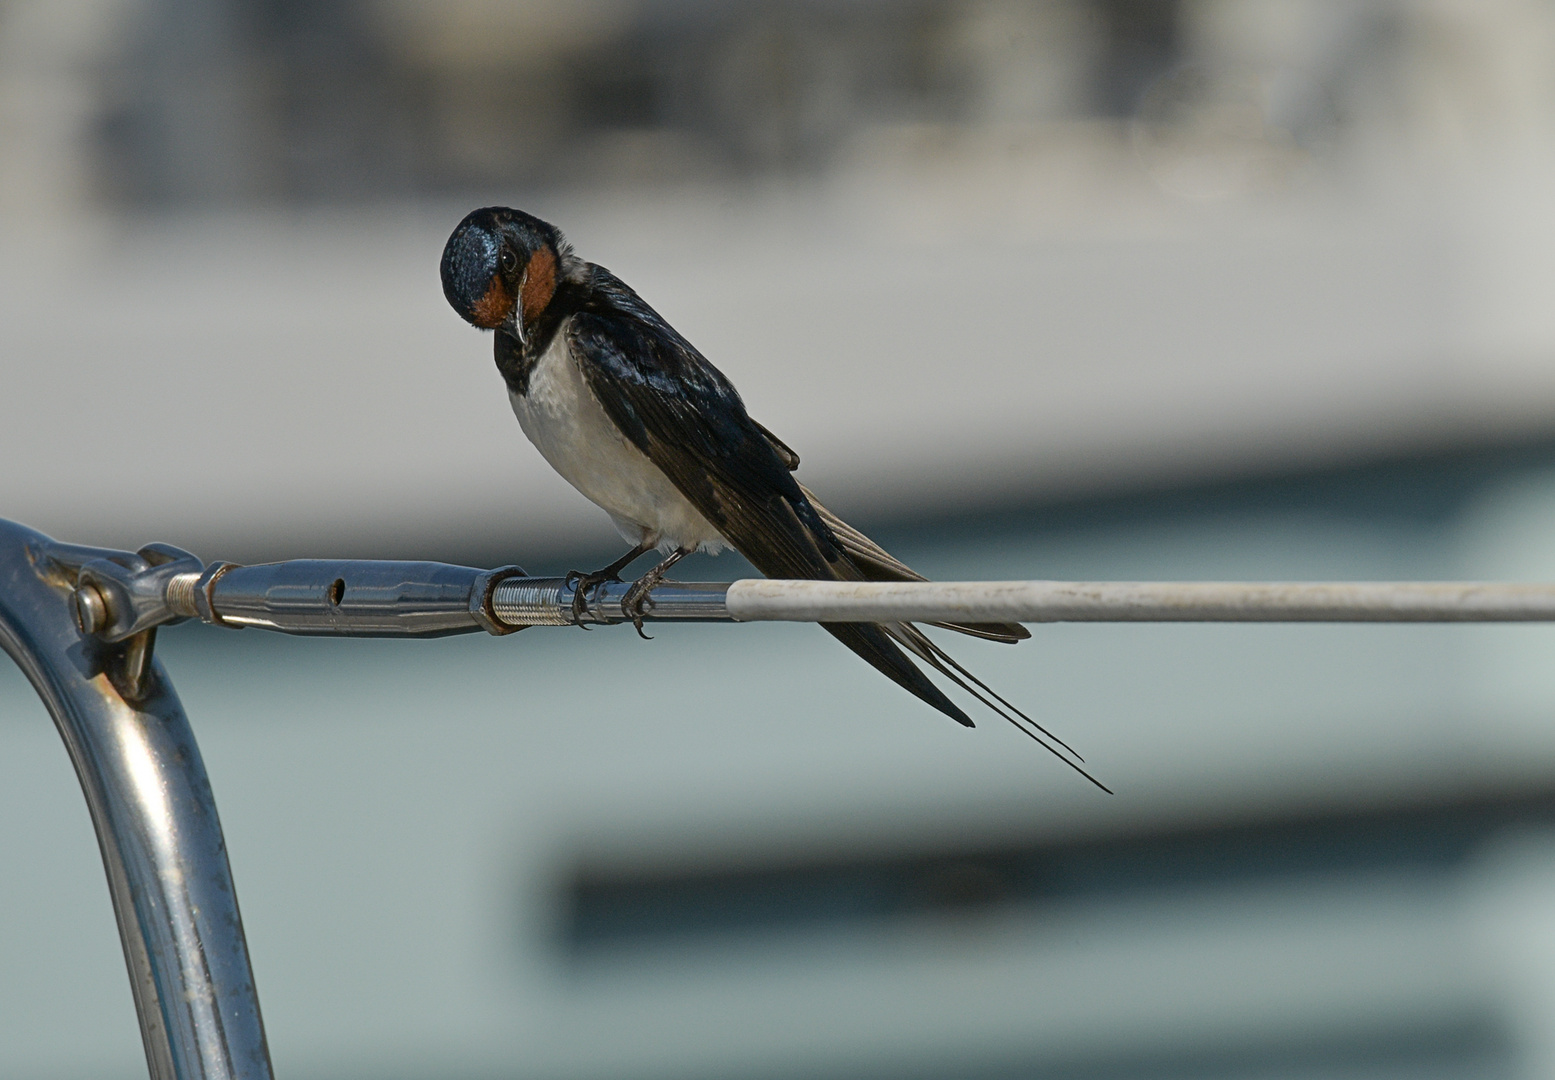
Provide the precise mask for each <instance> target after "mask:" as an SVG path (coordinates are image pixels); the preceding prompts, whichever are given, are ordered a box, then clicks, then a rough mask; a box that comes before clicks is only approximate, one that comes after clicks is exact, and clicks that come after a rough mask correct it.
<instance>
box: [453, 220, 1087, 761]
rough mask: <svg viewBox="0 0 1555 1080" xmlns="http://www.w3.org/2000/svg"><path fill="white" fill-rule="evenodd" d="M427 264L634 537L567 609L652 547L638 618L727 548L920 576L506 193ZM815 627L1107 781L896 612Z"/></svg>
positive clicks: (590, 493)
mask: <svg viewBox="0 0 1555 1080" xmlns="http://www.w3.org/2000/svg"><path fill="white" fill-rule="evenodd" d="M442 277H443V294H444V295H445V296H446V297H447V298H448V302H449V303H450V304H451V305H453V309H454V310H455V311H456V312H458V313H459V315H460V317H461V318H463V319H464V320H465V321H466V322H468V323H470V324H471V325H473V326H476V327H479V328H480V329H483V330H494V331H496V334H495V335H494V337H495V348H496V361H497V370H498V371H499V372H500V373H501V375H502V378H503V380H504V381H505V382H506V383H507V389H508V398H509V400H510V401H511V402H512V405H513V412H514V413H515V414H517V416H518V422H519V425H520V426H521V427H522V428H523V429H524V434H525V435H527V436H529V440H530V442H532V443H534V445H535V446H536V448H538V449H539V451H540V453H541V455H543V456H544V457H545V460H546V461H548V462H549V463H550V464H551V467H552V468H554V469H555V470H556V471H557V472H559V473H561V475H562V477H563V478H564V479H566V480H567V481H568V482H569V483H570V484H572V486H573V487H575V488H577V489H578V491H580V492H581V493H582V494H583V495H584V496H585V497H587V498H588V499H589V500H591V501H592V502H594V503H595V504H596V505H598V506H600V507H601V508H602V509H603V510H604V511H605V512H606V513H607V514H609V515H610V520H611V521H612V522H614V523H615V526H616V529H617V530H618V531H619V532H620V533H621V535H622V536H623V537H624V538H625V539H626V540H627V542H628V543H630V544H632V545H633V546H632V549H631V550H630V551H628V552H627V553H626V554H625V555H623V556H622V557H621V558H619V559H617V560H616V561H615V562H613V563H611V564H610V565H609V566H607V567H604V568H603V569H602V570H599V571H596V572H594V573H590V574H583V573H579V572H577V571H574V572H573V573H571V574H569V575H568V580H569V581H570V582H573V583H574V584H575V591H574V593H573V597H574V613H575V614H581V609H582V606H583V604H584V600H585V595H586V593H587V592H588V590H590V589H592V588H594V587H595V586H597V585H598V584H599V583H600V582H603V581H618V580H620V578H619V576H618V575H619V574H620V573H621V571H622V570H624V569H626V568H627V567H628V566H629V565H631V563H633V562H634V561H636V560H637V559H638V558H640V557H642V556H643V555H646V554H647V553H648V552H650V551H654V550H658V551H660V552H662V553H664V554H665V558H664V559H663V561H661V562H660V563H659V564H658V565H657V566H655V567H653V569H651V570H649V571H648V572H647V573H646V574H644V575H643V576H642V577H640V578H639V579H637V581H636V582H635V583H634V584H633V585H632V587H631V589H630V590H628V592H627V594H626V596H625V598H624V599H623V601H622V613H623V614H624V615H625V616H626V617H628V618H630V619H631V620H632V621H633V622H634V623H635V624H636V625H637V629H638V632H639V633H641V632H642V617H643V613H644V608H645V606H651V600H650V599H649V596H648V594H649V591H650V590H651V589H652V588H653V587H654V586H655V585H657V584H658V583H659V582H660V581H662V580H663V579H664V575H665V573H666V572H667V571H668V570H669V569H670V567H672V566H674V565H675V563H677V562H679V561H680V560H681V559H683V558H685V557H686V556H687V555H689V554H691V553H692V552H694V551H708V552H712V553H717V552H718V551H719V550H720V549H722V548H724V547H732V548H734V549H735V550H736V551H738V552H739V553H740V554H741V555H744V556H745V557H746V558H747V559H748V560H750V563H751V565H753V566H755V567H756V568H757V569H758V570H760V571H761V572H762V573H763V574H765V575H767V576H768V577H775V578H809V579H814V580H821V581H923V580H925V579H924V578H923V577H922V576H920V575H919V574H916V573H914V572H913V571H912V570H911V569H909V568H908V567H907V566H905V565H904V564H902V563H901V562H900V561H898V560H897V559H895V558H893V557H892V556H891V555H889V554H888V553H887V552H886V551H885V550H884V549H882V548H881V547H880V546H879V545H878V544H876V543H874V541H872V540H870V539H869V538H868V537H866V536H865V535H864V534H863V533H861V532H859V531H858V530H857V529H854V528H852V527H851V526H849V525H848V524H846V523H845V522H843V521H842V520H841V519H840V518H838V517H837V516H836V515H835V514H833V513H831V512H830V511H828V510H827V509H826V507H824V506H822V505H821V503H820V502H819V500H817V499H816V497H815V496H814V495H813V494H812V493H811V492H810V491H809V490H808V489H806V488H805V487H804V486H803V485H802V484H800V483H799V482H798V480H797V479H796V478H795V476H794V472H795V470H796V469H797V468H798V467H799V455H797V454H796V453H794V451H793V450H792V449H790V448H789V447H788V445H787V444H786V443H784V442H783V441H782V440H781V439H779V438H778V437H777V436H776V435H774V434H772V432H770V431H768V430H767V429H766V428H765V427H763V426H762V425H761V424H759V423H757V422H756V421H755V420H753V419H751V417H750V415H749V414H748V413H747V412H746V411H745V405H744V403H743V402H742V401H741V400H740V395H739V394H738V393H737V392H736V391H735V389H734V387H733V386H732V385H731V384H730V382H729V380H728V379H726V378H725V377H724V375H723V373H722V372H720V371H719V370H718V369H717V368H715V367H714V366H713V365H712V364H711V363H709V362H708V360H707V359H706V358H705V357H704V356H703V355H702V354H701V353H700V352H698V351H697V350H696V348H695V347H694V346H693V345H692V344H691V343H690V342H688V341H687V340H686V339H685V338H683V337H681V336H680V334H679V333H677V332H676V331H675V329H674V328H673V327H672V326H670V325H669V323H667V322H666V321H665V320H664V319H663V318H662V317H661V316H660V315H659V313H658V312H656V311H654V310H653V308H651V307H649V306H648V305H647V304H646V303H644V302H643V300H642V299H641V298H640V297H639V296H638V295H637V294H636V293H635V292H633V291H632V289H631V288H629V287H628V286H627V285H626V284H625V283H624V282H622V281H621V280H620V279H619V278H617V277H616V276H615V275H614V274H612V273H611V272H610V271H609V270H606V269H605V268H604V267H602V266H597V265H595V264H594V263H590V262H585V261H584V260H582V259H580V258H578V257H577V256H576V255H574V254H573V251H572V248H571V246H570V245H569V244H568V243H567V241H566V240H565V239H564V238H563V236H562V234H561V232H560V231H559V230H558V229H557V228H556V227H555V226H553V225H550V224H548V223H546V222H544V221H541V220H540V219H538V218H536V217H533V216H531V215H529V214H526V213H524V212H522V211H519V210H512V209H508V208H507V207H499V206H493V207H486V208H485V209H481V210H476V211H474V212H472V213H471V214H469V215H468V216H467V217H466V218H465V219H464V220H463V221H461V222H460V223H459V227H458V228H456V229H455V230H454V232H453V235H452V236H450V237H449V239H448V244H447V246H446V247H445V248H444V249H443V261H442ZM822 625H823V626H824V628H825V629H826V631H827V632H828V633H830V634H831V635H832V636H833V637H835V638H837V639H838V640H839V641H841V642H842V643H843V644H844V645H846V646H847V647H848V648H850V649H852V650H853V651H854V652H855V653H857V654H858V655H859V656H861V657H863V658H864V659H865V660H866V661H868V662H869V663H870V664H872V665H874V667H875V668H877V669H878V670H879V671H881V672H882V673H883V674H885V676H886V677H887V678H889V679H891V680H893V681H894V682H896V683H897V684H898V685H900V686H902V687H904V688H905V689H906V690H908V691H909V692H911V693H913V694H915V695H917V696H918V697H919V698H921V699H922V700H923V701H925V702H927V703H928V704H929V705H932V706H933V707H934V708H936V709H938V710H939V711H940V712H942V713H944V714H945V715H946V716H949V717H950V718H951V719H953V720H955V721H957V722H958V723H960V724H964V725H965V726H967V727H972V726H973V724H972V719H971V717H969V716H967V714H966V713H965V712H964V711H962V709H961V708H960V707H959V706H957V705H956V704H955V703H954V702H953V701H951V700H950V698H948V697H947V696H946V695H945V694H944V692H943V691H941V690H940V688H939V687H938V686H936V685H935V684H934V683H933V682H931V681H930V680H929V678H928V676H927V675H926V674H925V673H924V672H923V670H922V669H921V668H919V667H918V666H917V664H915V663H913V661H912V659H910V658H909V656H908V655H907V654H908V653H911V654H912V655H913V656H915V657H917V658H918V659H919V660H921V661H922V662H924V663H926V664H928V665H929V666H930V667H932V668H934V669H935V670H936V671H938V672H939V673H940V674H942V675H944V676H946V677H947V678H949V679H950V681H951V682H953V683H955V684H956V685H957V686H959V687H961V688H962V689H963V690H966V691H967V692H968V693H970V694H971V695H972V696H973V697H975V698H977V699H978V701H979V702H981V703H982V704H983V705H985V706H987V707H988V708H990V709H992V710H993V711H994V712H995V713H997V714H998V715H999V716H1001V717H1003V718H1004V719H1006V720H1008V721H1009V722H1010V723H1012V724H1014V725H1015V727H1016V728H1018V729H1019V730H1020V731H1021V732H1022V733H1023V734H1025V735H1027V736H1028V737H1030V738H1032V739H1034V740H1036V741H1037V742H1038V743H1040V744H1041V745H1042V746H1044V747H1046V748H1047V749H1048V750H1049V751H1051V752H1052V753H1053V754H1054V755H1055V756H1057V757H1058V758H1059V759H1060V760H1062V761H1063V762H1064V763H1065V764H1067V765H1069V766H1070V767H1071V768H1072V769H1074V770H1075V771H1077V772H1079V773H1080V774H1081V775H1083V776H1085V778H1086V779H1088V780H1090V781H1091V782H1092V783H1093V784H1095V785H1096V786H1097V787H1100V788H1102V790H1103V791H1106V790H1107V789H1106V788H1105V787H1104V786H1103V785H1102V784H1101V783H1100V781H1098V780H1096V779H1095V778H1094V777H1092V776H1091V775H1090V774H1089V773H1088V772H1086V771H1085V770H1084V769H1083V768H1081V766H1080V764H1078V762H1081V761H1083V760H1084V759H1083V758H1081V757H1080V756H1079V755H1078V754H1076V753H1075V752H1074V751H1073V750H1072V749H1070V747H1069V746H1068V745H1067V744H1066V743H1064V742H1063V741H1062V740H1060V739H1059V738H1058V737H1057V736H1055V735H1053V734H1052V733H1051V732H1049V731H1047V729H1046V728H1043V727H1042V726H1041V725H1039V724H1037V723H1036V721H1034V720H1032V719H1031V718H1030V717H1029V716H1027V715H1026V714H1025V713H1023V712H1021V711H1020V710H1019V709H1016V708H1015V707H1014V706H1013V705H1011V704H1010V703H1009V702H1007V701H1005V699H1004V698H1002V697H1000V696H999V695H998V694H996V693H994V691H993V690H991V689H990V688H989V687H988V686H987V685H986V684H985V683H983V682H982V681H981V680H979V679H978V678H977V677H976V676H974V675H972V673H971V672H969V671H967V669H966V668H964V667H962V666H961V665H960V664H958V663H957V662H956V661H955V660H953V659H951V657H950V656H949V655H948V654H947V653H946V652H945V651H944V650H943V649H941V648H940V647H939V646H938V645H936V644H935V643H934V642H933V641H931V640H930V639H929V638H928V637H927V636H926V635H925V634H924V633H923V632H922V631H921V630H919V629H918V628H917V627H916V626H914V625H913V624H911V623H888V624H880V625H875V624H869V623H824V624H822ZM934 625H937V626H941V627H943V628H944V629H947V630H955V631H959V632H961V633H963V634H970V635H971V636H973V637H978V638H983V639H985V640H989V641H999V642H1005V643H1009V644H1013V643H1015V642H1017V641H1020V640H1023V639H1025V638H1028V637H1030V636H1031V635H1030V634H1029V633H1028V632H1027V631H1026V629H1025V628H1024V627H1022V626H1021V625H1019V624H1018V623H936V624H934ZM904 649H905V650H906V651H905V652H904V651H903V650H904Z"/></svg>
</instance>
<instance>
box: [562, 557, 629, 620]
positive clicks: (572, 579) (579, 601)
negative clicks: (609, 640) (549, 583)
mask: <svg viewBox="0 0 1555 1080" xmlns="http://www.w3.org/2000/svg"><path fill="white" fill-rule="evenodd" d="M565 580H566V583H567V584H568V585H571V586H572V587H573V589H572V621H573V623H574V624H576V625H578V626H581V627H583V629H585V630H592V629H594V628H593V627H592V626H590V625H589V624H588V623H586V622H584V621H583V617H584V616H585V615H587V614H588V608H589V602H588V601H589V591H590V590H592V589H597V588H599V587H600V586H601V585H604V584H605V583H606V582H611V581H620V580H621V578H620V575H618V574H616V573H615V572H614V571H612V570H609V569H605V570H596V571H594V572H593V573H591V574H585V573H584V572H583V571H582V570H569V571H567V577H566V579H565Z"/></svg>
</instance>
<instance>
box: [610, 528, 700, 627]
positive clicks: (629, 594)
mask: <svg viewBox="0 0 1555 1080" xmlns="http://www.w3.org/2000/svg"><path fill="white" fill-rule="evenodd" d="M690 554H691V552H690V551H687V550H685V549H684V548H682V549H680V550H678V551H672V552H670V554H669V556H668V557H667V558H666V559H665V560H664V561H663V562H661V563H660V564H659V565H658V566H655V567H654V568H653V569H652V570H649V571H648V572H647V573H646V574H644V575H643V576H642V577H640V578H638V579H637V580H636V581H634V582H632V587H631V588H630V589H628V590H626V595H625V596H623V597H621V614H622V615H624V616H626V617H627V618H628V619H630V620H631V621H632V625H633V626H635V627H636V628H637V636H638V637H640V638H642V639H643V640H644V641H652V640H653V638H652V637H651V636H650V635H649V634H648V633H646V632H645V631H644V630H643V617H644V616H645V615H647V614H648V609H649V608H651V607H653V598H652V597H651V596H649V595H648V594H649V593H651V592H652V591H653V590H654V589H655V588H656V587H657V586H659V585H661V584H663V582H664V575H665V574H667V573H669V569H670V567H672V566H674V565H675V564H676V563H678V562H679V561H680V560H681V559H684V558H685V557H686V556H687V555H690Z"/></svg>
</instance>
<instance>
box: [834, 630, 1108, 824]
mask: <svg viewBox="0 0 1555 1080" xmlns="http://www.w3.org/2000/svg"><path fill="white" fill-rule="evenodd" d="M822 626H823V627H824V628H825V630H826V632H827V633H829V634H831V635H832V636H833V637H835V638H836V639H837V640H838V641H840V642H842V643H843V644H844V645H846V646H847V647H848V648H850V649H852V650H853V651H854V652H855V653H857V654H858V655H859V656H860V657H862V658H863V659H864V660H866V661H868V663H869V664H870V665H871V666H872V667H874V668H875V670H877V671H879V672H880V673H881V674H883V675H885V676H886V677H887V678H889V679H890V680H891V681H893V682H895V683H896V684H897V685H898V686H901V687H902V688H903V689H905V690H907V691H908V692H909V693H911V694H914V695H915V696H917V697H918V698H920V699H922V700H923V701H924V702H926V703H927V704H929V705H932V706H933V707H934V708H936V709H938V710H939V711H940V712H942V713H944V714H945V715H946V716H948V717H950V718H951V719H952V720H954V721H956V722H957V723H958V724H962V725H964V726H966V727H974V726H975V725H974V724H973V723H972V718H971V717H969V716H968V715H967V714H966V713H965V712H964V711H963V710H962V709H961V708H960V707H959V706H957V705H956V703H955V702H953V701H951V700H950V698H948V697H946V696H945V693H944V691H942V690H941V689H940V688H939V687H937V686H935V685H934V683H932V682H931V681H929V677H928V676H927V675H925V674H924V673H923V670H922V669H921V668H919V667H918V665H917V664H914V663H913V662H912V660H911V659H910V658H909V657H908V656H907V655H906V653H904V652H902V648H899V647H898V645H900V646H901V647H903V648H906V649H907V650H908V651H909V652H911V653H912V654H913V655H914V656H917V657H918V658H919V659H920V660H922V661H923V662H924V663H926V664H928V665H929V666H930V667H932V668H934V669H935V670H936V671H938V672H939V673H940V674H941V675H944V676H945V677H946V678H947V679H949V680H950V681H951V682H953V683H955V684H956V685H957V686H959V687H961V689H963V690H965V691H966V692H967V693H969V694H971V695H972V696H973V697H975V698H976V699H977V700H978V701H979V702H981V703H982V704H984V705H986V706H987V707H988V708H989V709H991V710H993V712H994V713H995V714H997V715H998V716H1000V717H1002V718H1003V719H1005V720H1007V721H1009V723H1010V724H1011V725H1013V726H1014V728H1015V730H1017V731H1019V732H1020V733H1021V734H1022V735H1025V736H1026V737H1027V738H1028V739H1031V740H1032V741H1033V742H1035V743H1036V744H1037V745H1039V746H1041V747H1042V748H1043V749H1044V750H1046V751H1048V752H1049V753H1050V754H1052V755H1053V756H1054V757H1056V758H1058V760H1059V761H1062V762H1063V763H1064V764H1065V765H1068V766H1069V767H1070V768H1071V769H1073V770H1074V771H1075V772H1077V773H1079V774H1080V775H1081V776H1083V777H1085V778H1086V779H1087V780H1089V781H1090V782H1091V783H1093V784H1095V785H1096V786H1097V787H1099V788H1101V790H1103V791H1105V792H1106V793H1107V794H1108V795H1111V794H1112V789H1111V788H1109V787H1108V786H1107V785H1106V784H1103V783H1102V782H1101V781H1100V780H1098V779H1096V777H1094V776H1092V775H1091V774H1090V773H1089V772H1087V771H1086V769H1085V766H1084V762H1085V759H1084V758H1083V757H1081V756H1080V755H1079V754H1078V753H1076V752H1075V751H1074V749H1073V748H1072V747H1071V746H1070V745H1069V744H1068V743H1066V742H1064V741H1063V740H1062V739H1060V738H1059V737H1058V736H1057V735H1054V734H1053V733H1052V732H1051V731H1049V730H1047V728H1045V727H1043V726H1042V725H1041V724H1039V723H1037V722H1036V721H1035V720H1033V719H1032V718H1031V717H1029V716H1027V715H1026V714H1025V713H1024V712H1022V711H1021V710H1019V709H1017V708H1016V707H1015V706H1014V705H1011V704H1010V703H1009V702H1008V701H1006V700H1005V699H1004V698H1003V697H1001V696H1000V695H999V694H998V693H996V692H995V691H994V690H993V689H991V688H990V687H989V686H988V684H987V683H985V682H983V681H982V680H981V679H979V678H978V677H977V676H976V675H973V674H972V673H971V672H970V671H968V670H967V669H966V668H964V667H962V666H961V665H960V664H959V663H957V662H956V660H955V659H954V658H952V657H951V656H950V654H949V653H947V652H945V650H944V649H941V648H940V647H939V646H938V645H936V644H934V642H932V641H930V640H929V638H928V636H927V635H925V634H924V632H923V631H922V630H919V629H918V628H917V627H916V626H913V625H912V624H911V623H890V624H886V625H879V626H877V625H874V624H872V623H823V624H822Z"/></svg>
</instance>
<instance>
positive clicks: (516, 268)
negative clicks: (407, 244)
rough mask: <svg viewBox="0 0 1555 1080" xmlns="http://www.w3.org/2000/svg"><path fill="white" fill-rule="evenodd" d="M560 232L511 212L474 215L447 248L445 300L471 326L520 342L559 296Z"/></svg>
mask: <svg viewBox="0 0 1555 1080" xmlns="http://www.w3.org/2000/svg"><path fill="white" fill-rule="evenodd" d="M565 249H566V241H565V240H563V239H562V234H561V232H560V231H559V230H558V229H557V228H556V227H555V226H554V225H550V224H548V223H546V222H544V221H541V220H540V219H539V218H537V217H534V216H532V215H530V214H526V213H524V212H523V211H522V210H512V209H509V208H508V207H506V206H487V207H483V208H482V209H480V210H474V211H471V212H470V213H469V214H468V215H467V216H466V217H465V219H464V220H463V221H461V222H459V227H458V228H456V229H455V230H454V232H453V235H452V236H450V237H449V238H448V244H447V246H445V247H444V248H443V295H444V296H446V297H447V298H448V302H449V303H450V304H451V305H453V309H454V310H455V311H457V312H458V313H459V317H460V318H462V319H464V320H465V321H466V322H468V323H469V324H470V325H472V326H478V327H480V328H482V329H484V330H500V331H504V332H506V333H508V334H511V335H512V336H513V337H515V338H517V339H518V340H519V341H520V342H524V341H526V340H527V338H528V328H529V326H531V325H532V324H533V323H534V321H535V320H536V319H537V318H539V317H540V314H541V312H543V311H544V310H545V309H546V307H547V305H549V304H550V302H551V297H552V296H554V295H555V294H556V283H557V276H558V274H559V272H560V263H561V258H562V252H563V251H564V250H565Z"/></svg>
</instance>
